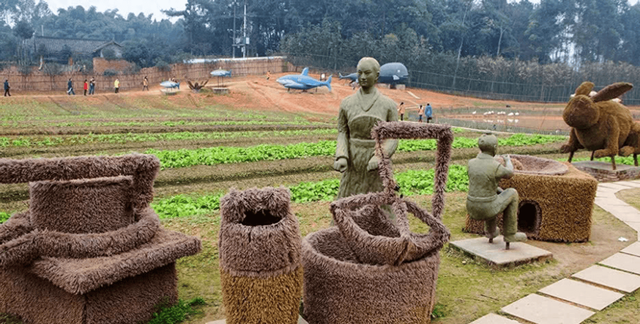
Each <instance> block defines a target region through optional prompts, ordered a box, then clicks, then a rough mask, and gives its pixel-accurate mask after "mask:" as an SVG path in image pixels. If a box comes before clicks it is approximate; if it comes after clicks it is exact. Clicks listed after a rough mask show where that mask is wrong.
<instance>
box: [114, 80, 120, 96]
mask: <svg viewBox="0 0 640 324" xmlns="http://www.w3.org/2000/svg"><path fill="white" fill-rule="evenodd" d="M113 87H114V88H115V89H116V93H118V89H120V80H118V79H117V78H116V80H115V81H113Z"/></svg>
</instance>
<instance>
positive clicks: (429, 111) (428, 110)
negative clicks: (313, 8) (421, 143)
mask: <svg viewBox="0 0 640 324" xmlns="http://www.w3.org/2000/svg"><path fill="white" fill-rule="evenodd" d="M424 115H425V116H426V117H427V123H429V122H431V120H432V119H433V109H432V108H431V104H430V103H427V107H425V109H424Z"/></svg>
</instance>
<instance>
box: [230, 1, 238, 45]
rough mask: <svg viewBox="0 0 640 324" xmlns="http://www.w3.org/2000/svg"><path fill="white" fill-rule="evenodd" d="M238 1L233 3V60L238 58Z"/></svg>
mask: <svg viewBox="0 0 640 324" xmlns="http://www.w3.org/2000/svg"><path fill="white" fill-rule="evenodd" d="M237 4H238V3H237V1H234V2H233V41H232V42H231V48H232V49H233V58H236V7H237Z"/></svg>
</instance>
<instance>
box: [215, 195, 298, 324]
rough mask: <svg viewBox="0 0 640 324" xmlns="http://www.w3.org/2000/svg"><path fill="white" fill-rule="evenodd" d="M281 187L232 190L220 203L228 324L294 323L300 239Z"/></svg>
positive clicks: (296, 304) (223, 291)
mask: <svg viewBox="0 0 640 324" xmlns="http://www.w3.org/2000/svg"><path fill="white" fill-rule="evenodd" d="M289 201H290V194H289V190H288V189H286V188H264V189H249V190H245V191H237V190H231V192H230V193H229V194H227V195H226V196H224V197H223V198H222V200H221V201H220V213H221V215H222V222H221V226H220V227H221V228H220V242H219V250H220V277H221V281H222V297H223V302H224V306H225V312H226V316H227V323H228V324H241V323H242V324H258V323H260V324H287V323H297V320H298V311H299V306H300V298H301V295H302V265H301V262H300V244H301V237H300V233H299V230H298V220H297V219H296V217H295V215H293V213H292V212H291V210H290V209H289Z"/></svg>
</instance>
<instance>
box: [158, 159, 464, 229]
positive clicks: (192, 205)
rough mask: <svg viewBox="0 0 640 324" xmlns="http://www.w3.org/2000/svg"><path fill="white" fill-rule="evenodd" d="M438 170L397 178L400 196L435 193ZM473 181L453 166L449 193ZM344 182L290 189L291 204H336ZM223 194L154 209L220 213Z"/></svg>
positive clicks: (164, 213) (173, 200) (169, 214)
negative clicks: (339, 190)
mask: <svg viewBox="0 0 640 324" xmlns="http://www.w3.org/2000/svg"><path fill="white" fill-rule="evenodd" d="M434 175H435V171H434V169H429V170H409V171H405V172H399V173H397V174H396V175H395V177H396V181H397V183H398V185H399V186H400V193H401V194H404V195H405V196H411V195H416V194H418V195H428V194H432V193H433V183H434ZM468 186H469V178H468V177H467V168H466V167H465V166H462V165H457V164H452V165H450V166H449V180H448V182H447V188H446V191H447V192H453V191H465V192H466V191H467V190H468ZM339 187H340V179H327V180H322V181H317V182H302V183H300V184H297V185H295V186H291V187H289V190H290V191H291V200H292V201H293V202H296V203H307V202H314V201H332V200H334V199H335V197H336V196H337V194H338V188H339ZM223 195H224V194H223V193H218V194H213V195H205V196H200V197H197V198H193V197H189V196H186V195H176V196H173V197H169V198H165V199H161V200H158V201H156V202H153V203H152V204H151V206H152V207H153V209H154V210H155V211H156V213H158V215H159V216H160V218H174V217H185V216H193V215H202V214H209V213H212V212H214V211H216V210H218V209H220V198H221V197H222V196H223Z"/></svg>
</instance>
